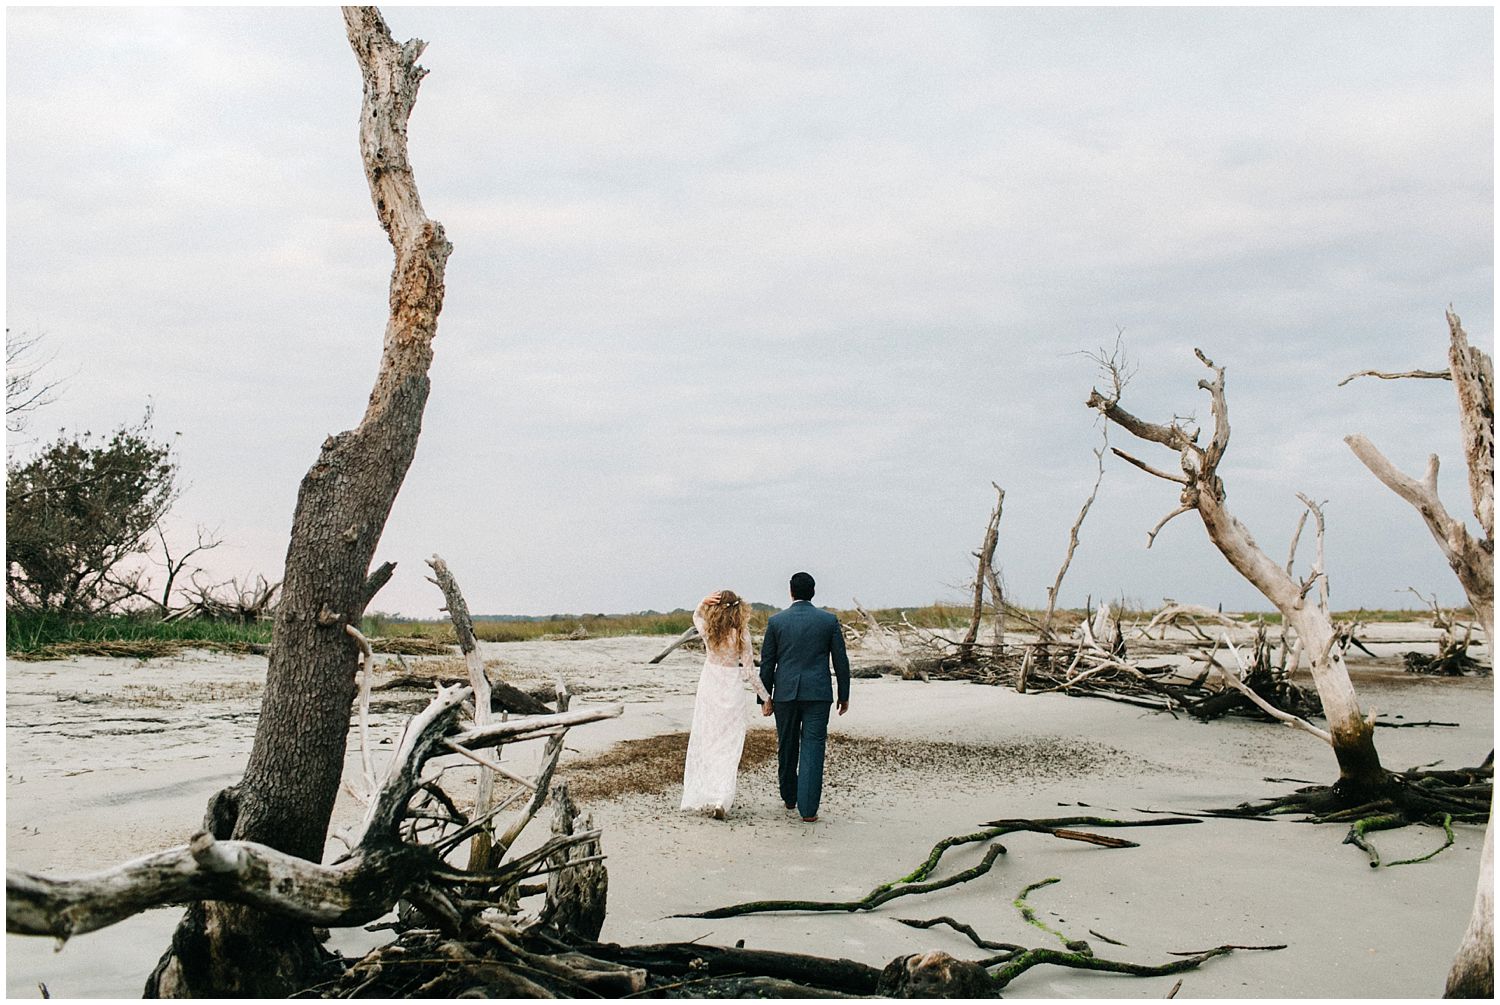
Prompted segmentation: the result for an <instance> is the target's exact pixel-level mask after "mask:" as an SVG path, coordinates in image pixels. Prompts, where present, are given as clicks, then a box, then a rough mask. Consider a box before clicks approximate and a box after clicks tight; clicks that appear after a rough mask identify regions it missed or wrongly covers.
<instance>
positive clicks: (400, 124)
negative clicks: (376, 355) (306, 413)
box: [156, 7, 452, 996]
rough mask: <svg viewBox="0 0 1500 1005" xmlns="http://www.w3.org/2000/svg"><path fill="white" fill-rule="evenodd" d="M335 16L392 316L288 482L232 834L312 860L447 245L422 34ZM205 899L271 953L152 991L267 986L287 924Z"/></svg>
mask: <svg viewBox="0 0 1500 1005" xmlns="http://www.w3.org/2000/svg"><path fill="white" fill-rule="evenodd" d="M344 23H345V28H346V31H347V34H348V37H349V43H350V45H351V46H352V48H353V49H354V53H355V56H356V57H357V59H358V61H359V65H360V69H361V72H362V74H363V77H364V99H363V106H362V111H361V115H360V129H359V140H360V152H361V155H362V157H363V160H364V166H365V175H366V178H367V179H368V181H369V185H370V194H371V198H372V200H373V202H374V204H375V210H376V214H377V215H378V217H379V219H380V223H381V226H382V227H383V228H384V229H385V232H386V234H387V236H388V237H389V238H390V241H391V245H392V247H393V248H394V250H395V267H394V269H393V271H392V273H391V283H390V318H389V321H388V323H387V325H386V331H385V343H384V349H383V352H382V356H381V360H380V369H379V373H378V375H377V377H376V380H375V385H374V388H373V390H372V391H371V392H370V399H369V404H368V406H367V408H366V410H365V414H364V417H363V418H362V419H361V421H360V423H359V425H358V426H357V427H356V428H355V429H352V430H349V431H346V432H343V433H339V434H338V435H336V436H330V437H329V438H328V439H327V440H325V441H324V443H323V447H322V451H321V452H320V454H319V456H318V459H317V461H316V463H314V464H313V466H312V468H311V469H310V470H309V471H308V473H307V474H306V476H305V477H304V478H303V480H302V485H301V488H300V489H299V491H298V494H297V506H296V510H295V514H294V516H293V521H292V533H291V540H290V543H289V544H288V546H287V557H286V574H285V580H284V582H283V585H282V595H281V603H280V604H279V606H278V607H277V611H276V621H275V625H274V627H273V630H272V637H271V652H270V666H269V669H268V671H267V677H266V689H265V695H264V697H263V699H262V702H261V712H260V720H259V724H258V726H257V728H256V734H255V742H254V746H253V748H252V750H251V752H250V759H249V762H248V764H247V766H246V769H245V777H244V779H243V781H242V782H241V783H240V785H239V800H238V810H239V813H238V818H237V820H236V821H235V825H234V829H233V832H232V835H230V836H232V837H233V838H235V839H237V840H242V841H254V842H257V843H260V844H264V845H267V846H269V847H271V848H275V849H277V850H279V851H284V852H287V853H289V854H292V855H296V856H298V857H300V858H305V859H308V860H310V861H314V862H316V861H319V860H321V858H322V854H323V844H324V840H325V837H326V834H327V829H328V822H329V819H330V817H331V816H332V812H333V804H334V799H335V797H336V796H337V794H338V788H339V779H340V776H341V774H342V771H343V763H344V747H345V740H346V738H347V734H348V727H349V711H350V706H351V703H352V701H353V699H354V693H355V673H356V671H357V669H358V647H357V646H356V644H355V643H354V642H353V640H351V639H350V638H349V637H348V636H347V635H346V634H345V632H344V626H345V625H349V624H352V625H356V626H357V625H358V624H359V621H360V618H361V616H362V615H363V613H364V610H365V605H366V604H367V603H368V602H369V600H370V599H371V596H372V592H373V591H372V586H373V585H374V584H375V582H376V580H373V579H372V577H371V574H370V563H371V560H372V558H373V557H374V553H375V547H376V544H377V543H378V542H379V540H380V535H381V532H382V530H383V529H384V527H385V521H386V518H387V516H388V515H389V514H390V509H391V505H392V503H394V501H395V498H396V493H397V491H398V490H399V489H400V488H401V482H402V480H403V479H404V478H405V476H406V471H407V468H408V467H409V466H410V464H411V461H412V457H413V455H414V454H415V452H416V446H417V437H418V435H419V434H420V432H421V429H422V412H423V408H424V406H425V405H426V402H427V394H428V386H429V385H428V377H427V370H428V367H429V365H430V364H431V361H432V339H433V337H434V335H435V334H436V331H437V319H438V313H439V311H441V309H442V304H443V272H444V268H445V266H446V263H447V259H448V254H449V252H450V251H451V250H452V246H451V245H450V244H449V243H448V241H447V239H446V238H445V237H444V235H443V229H442V227H441V226H440V225H439V224H437V223H434V222H433V221H431V220H429V219H428V218H427V216H426V214H425V213H424V212H423V211H422V204H421V200H420V198H419V197H418V194H417V188H416V183H415V181H414V179H413V176H412V169H411V165H410V162H409V161H408V159H407V150H406V124H407V119H408V117H409V116H410V114H411V110H412V106H413V103H414V102H415V100H416V96H417V87H418V85H419V84H420V82H421V80H422V77H423V76H424V75H425V74H426V71H425V70H424V69H422V68H421V67H419V66H417V65H416V60H417V58H418V56H420V54H421V52H422V50H423V48H424V47H425V43H423V42H421V41H420V40H415V39H413V40H411V41H408V42H406V43H404V44H400V45H398V44H397V43H396V42H395V41H394V40H393V39H392V38H391V34H390V29H389V28H388V27H387V26H386V24H385V21H384V19H383V18H382V17H381V16H380V12H379V11H378V10H376V9H375V8H373V7H350V8H345V9H344ZM205 913H206V915H207V918H206V926H205V929H206V931H207V933H208V935H209V941H210V943H211V945H210V953H211V955H216V956H217V955H219V954H220V950H226V951H227V947H229V946H239V947H241V948H243V946H244V945H245V944H247V943H250V944H259V943H260V941H261V940H262V939H266V940H267V941H268V943H269V945H267V947H266V949H267V953H268V954H269V956H270V959H269V960H260V959H255V958H251V959H248V960H243V959H242V960H240V961H239V963H238V964H237V965H235V966H233V967H231V968H229V971H228V972H217V973H215V974H214V975H213V977H212V982H211V984H210V985H209V986H199V985H198V984H197V983H196V982H194V981H189V982H186V983H183V982H178V981H176V979H175V977H176V974H174V973H173V972H171V971H170V968H169V971H168V973H166V974H164V977H163V981H162V982H161V983H160V984H159V985H158V987H157V988H156V990H157V991H159V992H160V993H162V994H164V995H168V994H170V995H174V996H175V995H178V994H194V995H200V994H223V993H227V992H239V991H247V992H248V993H278V986H279V985H280V983H281V977H280V976H279V975H278V976H277V977H275V978H274V979H272V980H271V986H266V984H265V983H264V981H265V979H266V975H268V974H273V973H275V972H276V971H277V970H278V969H279V963H278V962H277V956H278V953H277V950H276V948H274V947H279V946H284V945H285V944H286V943H287V942H288V934H289V933H288V932H287V929H288V927H289V926H288V925H287V924H286V923H285V922H284V921H275V920H269V919H268V916H265V915H261V914H259V913H258V912H256V911H254V910H253V909H250V908H244V907H239V906H233V905H221V904H216V903H210V904H208V905H207V906H206V908H205ZM249 955H250V956H251V957H256V956H258V955H259V954H249ZM225 958H226V959H227V957H225ZM178 973H180V970H179V971H178ZM293 983H295V980H294V981H293ZM251 988H254V989H255V990H254V991H250V990H249V989H251ZM289 990H291V987H290V986H286V987H285V988H282V989H281V990H280V993H285V991H289Z"/></svg>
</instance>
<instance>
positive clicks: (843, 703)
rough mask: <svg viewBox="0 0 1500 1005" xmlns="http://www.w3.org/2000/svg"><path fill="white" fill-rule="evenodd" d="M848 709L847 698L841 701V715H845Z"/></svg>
mask: <svg viewBox="0 0 1500 1005" xmlns="http://www.w3.org/2000/svg"><path fill="white" fill-rule="evenodd" d="M847 711H849V702H848V701H847V700H845V701H841V702H839V715H843V714H844V713H845V712H847Z"/></svg>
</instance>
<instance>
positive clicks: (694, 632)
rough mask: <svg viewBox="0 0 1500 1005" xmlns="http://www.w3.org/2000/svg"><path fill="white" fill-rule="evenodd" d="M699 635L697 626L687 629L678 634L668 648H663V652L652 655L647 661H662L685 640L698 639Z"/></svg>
mask: <svg viewBox="0 0 1500 1005" xmlns="http://www.w3.org/2000/svg"><path fill="white" fill-rule="evenodd" d="M697 637H698V629H697V628H696V627H692V628H689V629H688V630H687V631H685V632H683V633H682V634H681V635H679V636H677V638H675V639H673V640H672V642H671V644H670V645H668V646H667V648H665V649H663V650H662V651H661V652H659V653H657V654H656V655H655V656H653V657H651V658H650V659H649V660H647V661H646V662H647V663H660V662H661V661H662V660H664V659H666V658H667V654H668V653H670V652H671V651H672V650H674V649H676V648H677V647H678V646H680V645H682V644H683V643H685V642H691V641H692V640H693V639H696V638H697Z"/></svg>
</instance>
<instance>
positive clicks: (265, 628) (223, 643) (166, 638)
mask: <svg viewBox="0 0 1500 1005" xmlns="http://www.w3.org/2000/svg"><path fill="white" fill-rule="evenodd" d="M270 641H271V623H270V622H269V621H259V622H252V623H250V624H232V623H229V622H223V621H208V620H203V619H184V620H181V621H171V622H163V621H161V620H159V619H157V618H156V617H154V616H150V615H129V614H117V615H107V616H95V617H90V618H73V617H67V616H64V615H60V614H49V613H35V612H28V611H12V610H7V611H6V612H5V655H6V657H7V658H10V659H33V660H37V659H65V658H67V657H70V656H125V657H134V658H137V659H150V658H152V657H156V656H170V655H173V654H175V653H178V652H181V651H182V650H184V649H217V650H223V651H226V652H255V651H258V650H259V649H260V648H261V647H264V646H266V645H268V644H269V643H270Z"/></svg>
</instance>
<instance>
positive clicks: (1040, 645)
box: [1016, 427, 1109, 694]
mask: <svg viewBox="0 0 1500 1005" xmlns="http://www.w3.org/2000/svg"><path fill="white" fill-rule="evenodd" d="M1108 445H1109V433H1108V429H1107V427H1106V432H1105V436H1104V446H1108ZM1094 460H1095V461H1097V462H1098V466H1099V474H1098V475H1097V476H1096V477H1095V478H1094V487H1093V488H1092V489H1091V490H1090V491H1089V497H1088V498H1087V499H1085V500H1084V501H1083V506H1082V507H1080V508H1079V510H1078V516H1077V517H1076V518H1075V519H1074V520H1073V527H1072V529H1070V530H1069V531H1068V550H1067V553H1066V554H1064V555H1063V561H1062V565H1061V566H1059V567H1058V570H1057V578H1056V579H1055V580H1053V581H1052V586H1051V587H1050V588H1049V589H1048V590H1047V612H1046V613H1045V614H1043V615H1042V624H1041V628H1040V629H1039V630H1038V632H1037V645H1035V646H1033V647H1031V648H1030V649H1027V650H1026V655H1025V657H1023V658H1022V660H1021V672H1020V673H1019V674H1017V675H1016V691H1017V692H1018V693H1020V694H1025V693H1026V685H1027V682H1028V681H1029V680H1030V678H1031V668H1032V665H1033V664H1034V663H1035V662H1036V660H1037V659H1039V658H1044V656H1045V654H1046V648H1045V647H1046V645H1047V643H1049V642H1051V641H1052V619H1053V618H1054V617H1055V616H1056V615H1057V595H1058V594H1059V593H1060V592H1061V591H1062V582H1063V577H1064V576H1066V575H1067V574H1068V566H1070V565H1072V564H1073V553H1074V552H1075V551H1077V550H1078V532H1079V530H1080V529H1082V527H1083V521H1084V518H1085V517H1087V516H1088V515H1089V508H1090V507H1091V506H1093V505H1094V500H1095V499H1097V498H1098V497H1099V485H1100V483H1102V482H1103V481H1104V450H1103V448H1102V447H1101V448H1100V449H1098V450H1095V451H1094Z"/></svg>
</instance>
